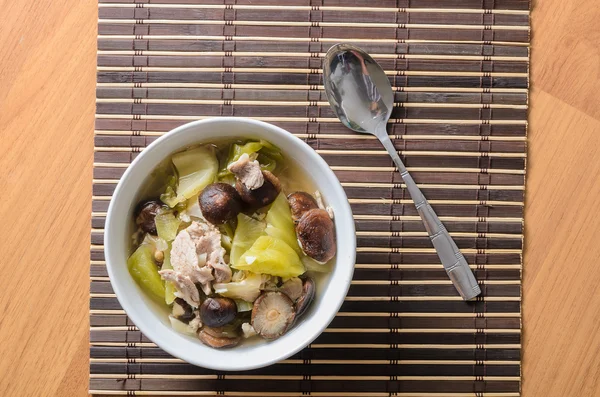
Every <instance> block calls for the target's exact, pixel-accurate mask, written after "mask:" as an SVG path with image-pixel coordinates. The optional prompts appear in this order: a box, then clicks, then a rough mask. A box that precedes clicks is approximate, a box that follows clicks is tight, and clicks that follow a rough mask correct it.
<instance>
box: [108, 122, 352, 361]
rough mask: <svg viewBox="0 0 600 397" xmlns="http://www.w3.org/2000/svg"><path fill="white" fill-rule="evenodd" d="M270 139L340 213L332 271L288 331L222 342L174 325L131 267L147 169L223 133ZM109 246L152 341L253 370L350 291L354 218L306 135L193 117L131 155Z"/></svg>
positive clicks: (119, 291) (301, 343)
mask: <svg viewBox="0 0 600 397" xmlns="http://www.w3.org/2000/svg"><path fill="white" fill-rule="evenodd" d="M235 137H241V138H248V139H261V138H262V139H266V140H268V141H270V142H272V143H273V144H275V145H277V146H278V147H279V148H281V150H282V152H283V154H284V156H286V157H288V158H292V159H293V160H294V161H295V162H296V163H297V164H298V165H300V166H301V168H303V170H304V173H305V174H306V175H307V176H308V177H309V178H311V179H312V182H313V183H314V185H315V187H316V188H317V189H319V190H320V191H321V194H322V195H323V198H324V200H325V202H326V203H327V204H328V205H330V206H331V207H332V208H333V210H334V213H335V226H336V237H337V244H338V250H337V257H336V259H335V265H334V267H333V271H332V272H331V273H329V274H326V275H325V276H323V277H322V278H321V279H319V280H317V295H316V297H315V300H314V301H313V303H312V305H311V307H310V309H309V311H308V312H307V313H306V314H305V315H304V316H303V317H302V318H301V319H300V320H299V321H298V323H297V324H296V325H295V326H294V327H293V328H292V329H291V330H290V331H288V332H287V333H286V334H285V335H283V336H282V337H280V338H279V339H277V340H274V341H270V342H268V341H265V340H262V339H260V338H259V339H260V340H257V341H255V342H252V343H251V342H250V340H249V341H247V343H243V344H241V345H239V346H236V347H234V348H231V349H224V350H217V349H213V348H210V347H207V346H205V345H203V344H202V343H201V342H200V341H199V340H197V339H196V338H194V337H191V336H186V335H183V334H180V333H178V332H176V331H174V330H173V329H172V328H171V326H170V324H169V319H168V309H167V308H166V307H161V306H160V305H158V304H156V303H155V302H153V301H152V300H151V299H150V298H148V297H147V296H146V295H145V293H144V292H143V291H142V290H141V289H140V288H139V287H138V286H137V284H136V283H135V281H134V280H133V278H132V277H131V276H130V275H129V272H128V270H127V264H126V260H127V257H128V255H129V253H130V249H131V247H130V241H131V238H130V236H131V233H132V232H133V230H132V222H131V219H132V212H133V210H134V207H135V205H136V203H137V202H138V200H139V199H141V198H142V197H140V196H141V194H142V191H143V188H144V186H145V182H146V181H147V180H149V175H150V173H151V172H152V170H154V169H155V167H156V166H157V165H159V164H160V163H161V162H162V161H164V160H165V159H167V158H168V157H169V156H170V155H171V154H173V153H175V152H178V151H180V150H183V149H185V148H186V147H188V146H190V145H194V144H199V143H209V142H211V141H214V140H216V139H223V138H225V139H226V138H235ZM104 244H105V248H104V253H105V256H106V267H107V269H108V274H109V276H110V282H111V284H112V287H113V289H114V291H115V294H116V295H117V298H118V299H119V302H120V304H121V306H122V307H123V309H125V311H126V312H127V314H128V316H129V317H130V318H131V320H133V322H134V323H135V324H136V325H137V327H138V328H139V329H140V330H141V331H142V332H143V333H144V335H146V336H147V337H148V338H149V339H150V340H151V341H153V342H154V343H156V344H157V345H158V346H159V347H160V348H162V349H163V350H165V351H166V352H168V353H169V354H171V355H173V356H175V357H178V358H180V359H182V360H185V361H187V362H189V363H191V364H195V365H198V366H201V367H206V368H213V369H217V370H229V371H233V370H248V369H253V368H259V367H264V366H267V365H270V364H273V363H275V362H277V361H280V360H283V359H285V358H288V357H290V356H291V355H293V354H294V353H296V352H298V351H300V350H301V349H302V348H304V347H306V346H307V345H308V344H309V343H311V342H312V341H313V340H314V339H315V338H316V337H317V336H319V334H321V332H323V330H324V329H325V328H326V327H327V326H328V325H329V323H330V322H331V321H332V320H333V318H334V317H335V315H336V313H337V312H338V310H339V308H340V306H341V305H342V303H343V302H344V298H345V296H346V294H347V292H348V288H349V286H350V281H351V279H352V274H353V271H354V261H355V256H356V254H355V252H356V237H355V232H354V221H353V218H352V212H351V210H350V205H349V203H348V199H347V197H346V194H345V192H344V190H343V188H342V186H341V185H340V182H339V181H338V179H337V178H336V176H335V175H334V173H333V172H332V171H331V169H330V168H329V166H328V165H327V163H326V162H325V161H324V160H323V159H322V158H321V157H320V156H319V155H318V154H317V153H316V152H315V151H314V150H313V149H312V148H310V147H309V146H308V145H307V144H306V143H304V142H303V141H301V140H300V139H298V138H296V137H295V136H293V135H292V134H290V133H289V132H287V131H285V130H283V129H281V128H279V127H276V126H273V125H271V124H267V123H264V122H261V121H256V120H251V119H242V118H232V117H224V118H214V119H207V120H201V121H195V122H192V123H189V124H186V125H183V126H181V127H179V128H176V129H174V130H172V131H170V132H169V133H168V134H165V135H164V136H163V137H161V138H160V139H158V140H156V141H155V142H153V143H152V144H151V145H149V146H148V147H147V148H146V149H145V150H144V151H143V152H142V153H140V154H139V155H138V157H137V158H136V159H135V160H134V161H133V162H132V163H131V165H130V166H129V168H128V169H127V171H126V172H125V174H124V175H123V177H122V178H121V180H120V182H119V184H118V185H117V188H116V190H115V192H114V194H113V198H112V201H111V203H110V207H109V208H108V215H107V217H106V226H105V233H104Z"/></svg>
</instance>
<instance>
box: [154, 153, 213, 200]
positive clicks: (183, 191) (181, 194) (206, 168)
mask: <svg viewBox="0 0 600 397" xmlns="http://www.w3.org/2000/svg"><path fill="white" fill-rule="evenodd" d="M171 161H172V162H173V165H174V166H175V169H177V174H178V176H179V178H178V181H177V182H178V183H177V188H176V189H173V187H172V186H168V187H167V190H166V192H165V193H164V194H163V195H161V197H160V198H161V200H162V201H163V202H165V203H166V204H167V205H169V206H170V207H171V208H173V207H174V206H175V205H177V204H178V203H181V202H182V201H185V200H187V199H189V198H191V197H193V196H196V195H197V194H198V193H200V191H202V189H204V188H205V187H206V186H208V185H209V184H211V183H213V182H214V181H215V179H216V176H217V171H218V169H219V162H218V161H217V156H216V155H215V151H214V149H213V148H212V147H211V146H200V147H197V148H194V149H188V150H185V151H183V152H180V153H176V154H174V155H173V157H172V158H171Z"/></svg>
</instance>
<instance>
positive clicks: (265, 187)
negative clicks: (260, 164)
mask: <svg viewBox="0 0 600 397" xmlns="http://www.w3.org/2000/svg"><path fill="white" fill-rule="evenodd" d="M262 174H263V177H264V179H265V181H264V183H263V184H262V186H261V187H259V188H258V189H254V190H250V189H248V187H246V185H244V184H243V183H242V181H240V180H239V179H237V180H236V182H235V189H236V190H237V192H238V193H239V195H240V197H241V198H242V201H244V202H245V203H246V204H247V207H248V209H250V210H255V209H258V208H261V207H264V206H267V205H269V204H271V203H272V202H273V201H275V199H276V198H277V195H278V194H279V192H281V183H280V182H279V179H278V178H277V177H276V176H275V175H273V174H272V173H270V172H269V171H263V172H262Z"/></svg>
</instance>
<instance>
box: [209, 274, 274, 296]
mask: <svg viewBox="0 0 600 397" xmlns="http://www.w3.org/2000/svg"><path fill="white" fill-rule="evenodd" d="M262 283H263V277H262V276H261V275H260V274H256V273H250V272H248V273H247V274H246V275H245V277H243V278H242V279H241V280H239V281H231V282H229V283H217V284H213V288H214V289H215V293H216V294H220V295H222V296H225V297H227V298H231V299H241V300H244V301H246V302H254V301H255V300H256V298H258V295H260V287H261V286H262Z"/></svg>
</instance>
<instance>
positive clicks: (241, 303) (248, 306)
mask: <svg viewBox="0 0 600 397" xmlns="http://www.w3.org/2000/svg"><path fill="white" fill-rule="evenodd" d="M235 304H236V306H237V311H238V313H241V312H249V311H250V310H252V308H253V307H254V303H252V302H246V301H245V300H242V299H236V300H235Z"/></svg>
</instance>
